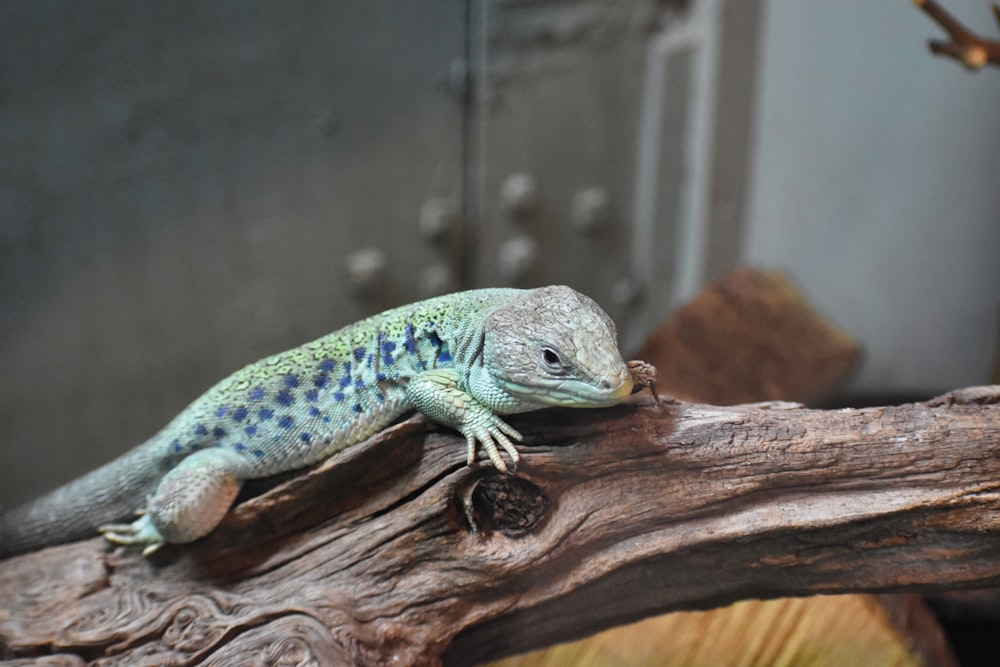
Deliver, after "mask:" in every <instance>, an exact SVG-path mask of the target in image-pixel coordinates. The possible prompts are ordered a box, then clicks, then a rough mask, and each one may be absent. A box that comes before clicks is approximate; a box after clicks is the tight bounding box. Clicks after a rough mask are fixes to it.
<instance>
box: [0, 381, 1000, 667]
mask: <svg viewBox="0 0 1000 667" xmlns="http://www.w3.org/2000/svg"><path fill="white" fill-rule="evenodd" d="M511 421H512V422H513V424H514V425H515V427H516V428H518V429H520V430H521V431H522V432H523V433H524V434H525V436H526V444H525V446H524V447H523V448H522V451H523V453H524V459H523V461H522V464H521V466H520V468H519V469H518V471H517V474H516V476H503V475H499V474H496V473H495V472H494V471H493V470H491V469H489V468H486V467H483V468H477V469H472V470H470V469H468V468H466V467H465V466H464V463H463V457H464V454H463V451H464V449H463V444H462V443H461V442H460V441H459V438H458V437H456V436H455V435H454V434H452V433H449V432H446V431H443V430H439V429H436V428H435V427H432V426H427V425H425V424H424V423H423V422H422V421H421V420H419V419H411V420H409V421H407V422H404V423H402V424H400V425H398V426H396V427H394V428H392V429H390V430H388V431H386V432H384V433H382V434H380V435H378V436H376V437H375V438H373V439H372V440H370V441H368V442H367V443H365V444H363V445H360V446H358V447H356V448H353V449H351V450H348V451H346V452H343V453H342V454H340V455H338V456H335V457H334V458H333V459H331V460H329V461H328V462H326V463H325V464H323V465H321V466H318V467H316V468H314V469H311V470H309V471H307V472H305V473H302V474H299V475H295V476H292V477H291V478H289V479H285V480H283V481H281V482H280V483H279V484H278V485H277V486H275V487H273V488H271V489H269V490H266V491H265V492H263V493H262V494H261V495H258V496H256V497H252V498H249V499H247V500H245V501H244V502H242V503H241V504H240V505H239V506H237V507H236V508H235V509H234V511H233V512H232V513H231V516H230V517H228V518H227V520H225V521H224V523H223V524H222V525H221V526H220V527H219V528H218V529H217V530H216V531H215V532H214V533H213V534H212V535H210V536H209V537H208V538H206V539H204V540H203V541H201V542H199V543H196V544H193V545H188V546H185V547H172V548H169V549H164V550H163V552H161V553H160V554H157V555H156V557H154V558H153V559H151V560H146V559H143V558H142V557H141V556H139V555H138V554H137V553H135V552H134V551H126V550H121V549H112V548H110V547H109V546H108V545H106V544H104V543H103V542H102V541H101V540H100V539H93V540H89V541H85V542H81V543H77V544H71V545H65V546H61V547H55V548H51V549H47V550H43V551H40V552H37V553H34V554H27V555H25V556H21V557H17V558H13V559H10V560H7V561H3V562H0V642H2V645H3V651H4V652H5V656H4V657H6V658H16V657H31V656H38V657H39V660H38V664H46V665H49V664H67V665H71V664H84V663H86V662H89V661H99V663H100V664H102V665H115V664H122V665H126V664H127V665H162V664H185V665H187V664H201V663H204V664H212V665H243V664H272V663H275V664H277V663H280V664H324V665H325V664H386V665H389V664H392V665H407V664H437V663H438V662H439V661H441V662H444V664H453V665H458V664H469V663H474V662H476V661H480V660H484V659H487V658H493V657H500V656H503V655H508V654H511V653H514V652H518V651H523V650H526V649H530V648H534V647H537V646H541V645H545V644H549V643H552V642H556V641H561V640H566V639H570V638H574V637H578V636H581V635H583V634H587V633H590V632H593V631H595V630H598V629H600V628H604V627H607V626H609V625H612V624H617V623H622V622H625V621H629V620H633V619H637V618H641V617H644V616H647V615H650V614H655V613H659V612H663V611H668V610H676V609H693V608H704V607H710V606H713V605H719V604H724V603H727V602H730V601H733V600H738V599H742V598H749V597H757V598H770V597H777V596H788V595H802V594H812V593H819V592H824V593H833V592H848V591H873V592H886V591H934V590H943V589H953V588H962V587H984V586H996V585H1000V520H998V517H1000V387H997V386H991V387H980V388H969V389H964V390H960V391H956V392H953V393H951V394H948V395H946V396H943V397H941V398H939V399H935V400H932V401H929V402H926V403H919V404H910V405H902V406H898V407H881V408H870V409H862V410H854V409H851V410H835V411H822V410H807V409H804V408H801V407H797V406H795V405H793V404H781V403H774V404H757V405H742V406H735V407H725V408H720V407H713V406H709V405H702V404H692V403H681V402H666V403H664V404H662V405H656V404H654V403H653V401H652V400H651V399H650V398H648V397H641V398H640V397H637V398H636V399H635V400H633V401H632V402H630V403H628V404H626V405H624V406H620V407H618V408H610V409H606V410H587V411H573V410H548V411H543V412H539V413H534V414H530V415H523V416H521V417H519V418H515V419H512V420H511ZM43 656H44V657H43ZM310 658H311V659H312V660H313V661H314V663H309V659H310Z"/></svg>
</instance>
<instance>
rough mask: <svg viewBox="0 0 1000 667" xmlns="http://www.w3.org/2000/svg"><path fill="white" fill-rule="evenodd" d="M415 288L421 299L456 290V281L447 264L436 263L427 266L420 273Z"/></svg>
mask: <svg viewBox="0 0 1000 667" xmlns="http://www.w3.org/2000/svg"><path fill="white" fill-rule="evenodd" d="M417 288H418V289H419V290H420V295H421V296H423V297H431V296H437V295H439V294H447V293H448V292H454V291H455V290H456V289H458V281H457V280H456V279H455V272H454V271H452V270H451V267H449V266H448V265H447V264H443V263H441V262H436V263H434V264H428V265H427V266H425V267H424V268H423V270H422V271H421V272H420V278H419V283H418V285H417Z"/></svg>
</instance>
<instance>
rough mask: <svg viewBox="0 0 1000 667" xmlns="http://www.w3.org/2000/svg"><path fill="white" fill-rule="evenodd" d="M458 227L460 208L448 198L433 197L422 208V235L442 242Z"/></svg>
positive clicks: (430, 239) (420, 226) (429, 239)
mask: <svg viewBox="0 0 1000 667" xmlns="http://www.w3.org/2000/svg"><path fill="white" fill-rule="evenodd" d="M457 225H458V207H457V206H456V205H455V203H454V202H453V201H452V200H451V199H449V198H447V197H432V198H431V199H428V200H427V201H425V202H424V205H423V206H422V207H420V224H419V229H420V235H421V236H423V237H424V238H425V239H427V240H428V241H440V240H441V239H443V238H444V237H445V236H446V235H447V234H448V232H450V231H451V230H452V229H454V228H455V227H456V226H457Z"/></svg>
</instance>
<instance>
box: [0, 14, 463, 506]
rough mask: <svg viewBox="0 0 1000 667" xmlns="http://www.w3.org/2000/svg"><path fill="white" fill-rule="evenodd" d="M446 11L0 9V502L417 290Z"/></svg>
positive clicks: (443, 100) (447, 139) (454, 153)
mask: <svg viewBox="0 0 1000 667" xmlns="http://www.w3.org/2000/svg"><path fill="white" fill-rule="evenodd" d="M466 34H467V31H466V10H465V7H464V5H463V4H462V3H456V2H452V1H450V0H440V1H437V2H423V3H419V4H417V3H408V2H393V3H387V2H369V1H368V0H355V1H352V2H337V3H329V2H302V3H271V2H212V3H200V2H180V3H159V2H132V1H130V0H129V1H121V2H116V1H111V2H101V3H76V2H68V1H67V2H60V1H49V0H42V1H39V2H19V3H2V4H0V368H2V372H0V378H2V379H0V433H2V442H0V458H2V463H3V465H2V466H0V503H3V502H11V501H13V500H16V499H18V498H24V497H26V496H29V495H31V494H33V493H35V492H37V491H38V490H40V489H42V488H45V487H47V486H52V485H54V484H56V483H58V482H61V481H64V480H66V479H68V478H70V477H72V476H74V475H75V474H77V473H79V472H81V471H83V470H87V469H89V468H92V467H94V466H95V465H96V464H98V463H100V462H102V461H105V460H107V459H109V458H110V457H111V456H113V455H114V454H116V453H118V452H121V451H124V450H125V449H127V448H129V447H131V446H132V445H134V444H136V443H138V442H141V441H142V440H143V439H145V438H146V437H149V436H150V435H152V434H153V433H154V432H155V431H156V430H157V429H158V428H159V427H160V426H162V425H163V424H164V423H166V421H167V420H168V419H169V418H170V417H172V416H173V415H174V414H176V412H177V411H179V410H180V409H181V408H183V407H184V406H185V405H186V404H187V403H188V402H190V401H191V400H192V399H193V398H195V397H196V396H197V395H198V394H199V393H201V392H202V391H203V390H205V389H206V388H207V387H208V386H210V385H211V384H213V383H214V382H215V381H216V380H218V379H220V378H222V377H224V376H225V375H226V374H228V373H229V372H231V371H233V370H235V369H236V368H239V367H240V366H242V365H244V364H246V363H249V362H251V361H253V360H255V359H258V358H260V357H262V356H264V355H266V354H270V353H274V352H277V351H279V350H281V349H286V348H288V347H291V346H293V345H297V344H300V343H302V342H305V341H307V340H310V339H312V338H315V337H317V336H320V335H322V334H324V333H327V332H329V331H331V330H333V329H334V328H336V327H338V326H340V325H343V324H345V323H348V322H350V321H353V320H355V319H358V318H359V317H361V316H362V315H365V314H368V313H370V312H371V311H372V310H378V309H379V308H380V307H382V306H383V305H385V304H388V303H390V302H393V301H398V300H400V299H405V298H408V297H410V296H411V294H404V295H393V294H391V293H386V294H381V295H379V297H378V298H377V299H372V300H368V301H365V300H356V299H352V298H351V297H350V295H349V294H350V290H349V289H348V286H347V285H346V284H345V270H344V264H345V258H346V257H347V256H348V255H349V254H350V253H351V252H352V251H354V250H356V249H358V248H360V247H365V246H367V245H369V244H372V243H374V242H376V241H377V243H378V244H379V246H380V247H381V249H382V250H383V252H384V254H385V256H386V257H387V260H388V266H387V268H386V273H387V282H390V283H392V284H397V285H398V284H407V285H409V284H412V283H414V282H415V281H414V280H413V278H412V276H413V275H415V274H417V273H418V267H420V266H423V265H424V264H427V263H431V262H433V261H437V260H438V256H439V254H440V253H439V250H438V248H436V247H434V246H432V245H431V244H427V243H420V242H415V241H414V238H415V229H416V227H417V224H418V220H419V217H420V211H421V208H422V206H423V204H424V202H425V201H426V200H427V199H429V198H434V197H449V196H456V195H457V194H460V192H461V190H462V185H463V184H462V174H463V170H462V157H463V149H462V126H463V118H464V114H465V110H464V108H463V106H462V103H461V102H462V100H461V97H460V96H459V97H458V98H456V95H455V92H454V90H452V89H451V87H450V83H451V81H450V74H451V72H452V70H453V64H454V62H455V61H456V60H458V61H461V60H462V58H463V57H464V55H465V48H466Z"/></svg>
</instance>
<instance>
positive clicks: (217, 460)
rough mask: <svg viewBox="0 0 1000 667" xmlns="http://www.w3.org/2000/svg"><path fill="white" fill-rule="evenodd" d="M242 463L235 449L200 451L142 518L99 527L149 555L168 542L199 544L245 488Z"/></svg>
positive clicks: (166, 482)
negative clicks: (240, 470)
mask: <svg viewBox="0 0 1000 667" xmlns="http://www.w3.org/2000/svg"><path fill="white" fill-rule="evenodd" d="M238 467H239V461H238V459H236V458H235V457H234V456H233V455H232V454H231V453H230V452H226V451H224V450H221V449H203V450H201V451H199V452H195V453H194V454H192V455H190V456H188V457H187V458H185V459H184V460H182V461H181V462H180V463H179V464H177V466H176V467H174V468H173V469H171V470H170V472H168V473H167V474H166V475H164V476H163V479H162V480H160V484H159V485H158V486H157V487H156V492H155V493H153V495H152V496H150V498H149V502H148V504H147V506H146V511H145V512H144V513H143V515H142V516H141V517H139V518H138V519H136V520H135V521H133V522H132V523H125V524H109V525H105V526H101V527H100V528H99V530H100V531H101V533H102V534H103V535H104V537H105V538H107V539H108V540H110V541H111V542H116V543H118V544H126V545H136V546H142V547H144V548H143V550H142V554H143V555H144V556H149V555H150V554H152V553H154V552H155V551H156V550H157V549H159V548H160V547H161V546H163V545H164V544H182V543H185V542H193V541H194V540H197V539H198V538H200V537H204V536H205V535H207V534H208V533H210V532H211V531H212V529H213V528H215V527H216V526H217V525H218V523H219V522H220V521H222V517H224V516H225V515H226V512H228V511H229V507H230V505H232V504H233V500H235V499H236V494H237V493H239V491H240V484H241V481H240V479H238V478H237V477H236V476H235V474H234V472H233V471H234V470H236V469H237V468H238Z"/></svg>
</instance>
